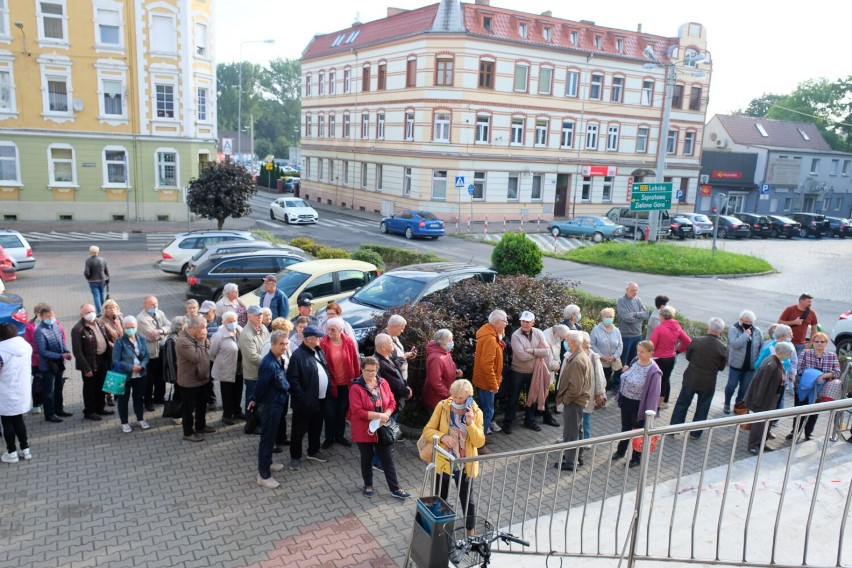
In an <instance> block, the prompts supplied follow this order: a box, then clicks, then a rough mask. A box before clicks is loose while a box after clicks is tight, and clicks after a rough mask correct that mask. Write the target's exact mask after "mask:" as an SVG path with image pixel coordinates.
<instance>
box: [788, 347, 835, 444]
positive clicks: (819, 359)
mask: <svg viewBox="0 0 852 568" xmlns="http://www.w3.org/2000/svg"><path fill="white" fill-rule="evenodd" d="M811 345H813V349H805V350H804V351H802V358H801V359H800V360H799V370H798V372H797V374H796V387H797V388H796V391H795V397H796V401H795V404H796V406H804V405H806V404H813V403H814V400H815V399H816V395H817V393H818V392H819V390H820V388H821V387H822V385H823V384H825V382H826V381H833V380H834V379H839V378H840V361H839V360H838V358H837V354H836V353H832V352H831V351H828V350H826V347H828V336H827V335H826V334H824V333H823V332H821V331H819V332H817V333H815V334H813V335H812V336H811ZM775 350H776V352H777V351H778V346H777V345H776V346H775ZM809 369H816V370H817V371H819V373H820V374H819V375H818V376H817V377H816V382H815V383H814V386H813V388H811V389H810V390H809V391H808V392H807V393H805V392H799V389H798V387H799V384H800V382H801V380H802V375H803V374H804V373H805V372H807V371H808V370H809ZM814 374H815V373H814ZM802 390H803V391H804V390H805V389H804V388H803V389H802ZM803 395H804V396H803ZM816 421H817V415H816V414H811V415H810V416H808V417H807V419H805V418H804V417H801V418H799V419H798V420H796V421H794V423H793V429H792V430H791V431H790V433H789V434H787V439H788V440H792V439H793V436H795V435H796V432H799V433H801V432H802V429H803V428H804V430H805V441H807V440H810V439H811V436H812V435H813V433H814V426H815V425H816ZM797 422H798V424H796V423H797Z"/></svg>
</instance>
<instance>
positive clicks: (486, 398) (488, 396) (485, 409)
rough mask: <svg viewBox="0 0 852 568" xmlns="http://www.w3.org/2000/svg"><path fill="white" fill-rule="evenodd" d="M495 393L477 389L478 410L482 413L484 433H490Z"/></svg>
mask: <svg viewBox="0 0 852 568" xmlns="http://www.w3.org/2000/svg"><path fill="white" fill-rule="evenodd" d="M495 395H496V393H493V392H491V391H487V390H485V389H479V409H480V410H481V411H482V427H483V428H485V433H486V434H488V433H490V432H491V421H492V420H493V419H494V396H495Z"/></svg>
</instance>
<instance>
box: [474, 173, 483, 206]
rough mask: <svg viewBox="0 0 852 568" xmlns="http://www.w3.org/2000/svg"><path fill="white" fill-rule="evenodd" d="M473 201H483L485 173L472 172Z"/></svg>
mask: <svg viewBox="0 0 852 568" xmlns="http://www.w3.org/2000/svg"><path fill="white" fill-rule="evenodd" d="M473 199H474V200H477V199H485V172H473Z"/></svg>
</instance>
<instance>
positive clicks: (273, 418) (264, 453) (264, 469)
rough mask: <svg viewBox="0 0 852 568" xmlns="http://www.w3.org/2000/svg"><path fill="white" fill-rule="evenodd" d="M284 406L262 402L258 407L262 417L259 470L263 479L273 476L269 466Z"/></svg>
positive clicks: (258, 412) (258, 448)
mask: <svg viewBox="0 0 852 568" xmlns="http://www.w3.org/2000/svg"><path fill="white" fill-rule="evenodd" d="M283 411H284V407H283V406H281V405H277V404H261V405H259V406H258V407H257V415H258V416H259V417H260V443H259V444H258V446H257V472H258V473H259V474H260V477H262V478H263V479H269V478H270V477H271V476H272V471H270V469H269V466H271V465H272V448H273V447H274V446H275V436H276V435H277V434H278V426H279V425H280V423H281V413H282V412H283Z"/></svg>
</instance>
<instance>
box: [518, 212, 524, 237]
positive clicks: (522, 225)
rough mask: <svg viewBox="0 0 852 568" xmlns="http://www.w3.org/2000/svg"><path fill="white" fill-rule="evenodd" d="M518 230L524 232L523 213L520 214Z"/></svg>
mask: <svg viewBox="0 0 852 568" xmlns="http://www.w3.org/2000/svg"><path fill="white" fill-rule="evenodd" d="M518 232H519V233H523V232H524V216H523V215H521V226H520V228H518Z"/></svg>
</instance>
